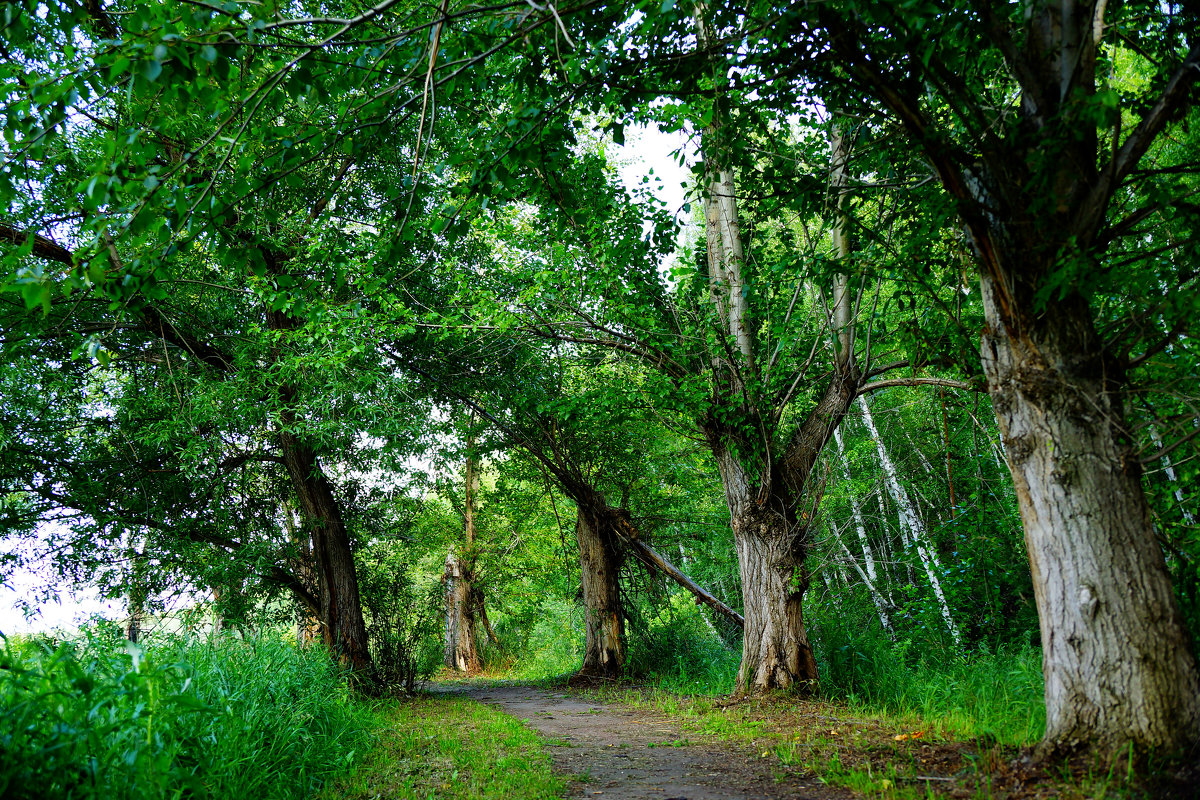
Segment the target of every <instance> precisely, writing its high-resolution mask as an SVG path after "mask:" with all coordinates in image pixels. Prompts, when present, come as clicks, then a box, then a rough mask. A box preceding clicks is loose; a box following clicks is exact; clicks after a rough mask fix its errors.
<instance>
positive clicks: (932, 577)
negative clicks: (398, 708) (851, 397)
mask: <svg viewBox="0 0 1200 800" xmlns="http://www.w3.org/2000/svg"><path fill="white" fill-rule="evenodd" d="M858 404H859V407H860V408H862V414H863V423H864V424H865V425H866V426H867V430H868V431H869V432H870V434H871V438H872V439H873V440H874V441H875V452H876V453H877V454H878V455H879V462H880V464H882V466H883V474H884V479H885V480H886V482H887V487H888V492H889V493H890V494H891V495H892V499H893V500H895V501H896V507H897V509H898V510H899V512H900V531H901V534H902V535H904V536H905V539H906V542H911V543H912V546H913V547H915V548H916V551H917V555H918V556H919V557H920V559H921V566H922V567H924V568H925V577H926V578H928V580H929V586H930V588H931V589H933V595H934V597H935V598H936V599H937V602H938V606H939V607H940V608H941V612H942V619H943V620H944V621H945V623H946V628H947V629H948V630H949V631H950V636H951V637H953V639H954V641H955V643H956V644H962V632H961V631H960V630H959V628H958V623H956V622H955V621H954V616H953V615H952V614H951V613H950V605H949V603H947V602H946V595H945V593H944V592H943V591H942V581H941V578H939V577H938V573H940V572H941V564H940V563H939V560H938V557H937V550H936V549H935V548H934V547H933V544H932V542H930V541H929V533H928V531H926V529H925V522H924V521H923V520H922V519H921V516H920V514H918V513H917V509H916V507H915V506H914V505H913V503H912V500H911V499H910V498H909V496H908V492H907V491H906V490H905V488H904V487H903V486H902V485H901V484H900V479H899V476H898V474H897V472H896V465H895V464H894V463H893V462H892V459H891V456H889V455H888V452H887V448H885V447H884V446H883V439H882V438H880V436H879V431H878V429H877V428H876V427H875V420H874V418H873V417H872V416H871V408H870V406H868V405H867V401H866V399H865V398H862V397H860V398H858Z"/></svg>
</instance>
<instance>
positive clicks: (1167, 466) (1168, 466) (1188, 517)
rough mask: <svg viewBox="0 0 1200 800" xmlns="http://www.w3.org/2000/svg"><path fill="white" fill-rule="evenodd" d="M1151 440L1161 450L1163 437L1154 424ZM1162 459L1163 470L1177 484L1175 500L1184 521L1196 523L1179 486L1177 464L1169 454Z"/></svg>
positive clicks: (1151, 428) (1151, 430) (1151, 427)
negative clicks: (1176, 472) (1172, 461)
mask: <svg viewBox="0 0 1200 800" xmlns="http://www.w3.org/2000/svg"><path fill="white" fill-rule="evenodd" d="M1150 440H1151V441H1152V442H1154V446H1155V447H1157V448H1158V449H1159V450H1162V446H1163V441H1162V437H1161V436H1159V435H1158V429H1157V428H1155V427H1154V425H1151V426H1150ZM1161 460H1162V465H1163V472H1165V473H1166V476H1167V480H1168V481H1170V482H1171V483H1173V484H1175V491H1174V495H1175V502H1176V503H1178V505H1179V512H1180V514H1182V515H1183V521H1184V522H1185V523H1187V524H1188V525H1195V524H1196V518H1195V517H1194V516H1193V515H1192V512H1191V511H1189V510H1188V507H1187V504H1186V499H1185V498H1184V496H1183V489H1181V488H1180V487H1179V478H1178V477H1176V475H1175V465H1174V464H1172V463H1171V457H1170V456H1169V455H1164V456H1163V457H1162V459H1161Z"/></svg>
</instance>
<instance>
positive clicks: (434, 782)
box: [318, 695, 565, 800]
mask: <svg viewBox="0 0 1200 800" xmlns="http://www.w3.org/2000/svg"><path fill="white" fill-rule="evenodd" d="M370 722H371V723H372V727H374V728H376V729H377V730H378V731H379V735H378V737H377V739H376V747H375V748H374V750H373V751H372V752H371V753H370V755H369V756H368V757H367V759H366V761H365V762H364V763H363V765H362V766H361V767H360V768H359V769H357V770H356V771H355V772H354V773H353V774H352V775H349V776H347V777H345V778H343V779H341V780H339V781H337V782H336V783H335V784H333V785H332V786H330V787H329V788H328V789H327V790H326V791H324V792H322V793H321V794H320V795H318V797H319V798H321V800H375V798H379V797H389V798H396V800H409V798H413V800H415V798H427V797H431V796H433V797H438V798H446V800H460V799H461V800H514V798H521V799H522V800H525V798H528V799H529V800H551V798H558V797H562V796H563V790H564V785H565V781H564V780H563V778H562V777H561V776H559V775H556V774H554V772H553V771H552V769H551V763H550V756H549V755H548V754H547V753H546V752H545V749H544V747H545V742H544V741H543V740H542V739H541V737H539V736H538V735H537V734H536V733H534V732H533V731H532V730H530V729H529V728H528V727H526V726H525V725H523V724H522V723H521V721H520V720H517V719H514V718H513V717H511V716H509V715H508V714H505V713H504V712H503V711H500V710H499V709H496V708H492V707H490V706H486V705H483V704H481V703H477V702H475V701H473V700H468V699H467V698H465V697H458V696H453V695H451V696H446V695H434V696H429V695H422V696H418V697H415V698H412V699H407V700H403V701H389V702H387V703H384V704H381V705H379V706H377V707H375V708H373V709H372V710H371V716H370Z"/></svg>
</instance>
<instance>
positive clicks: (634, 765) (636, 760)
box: [436, 685, 853, 800]
mask: <svg viewBox="0 0 1200 800" xmlns="http://www.w3.org/2000/svg"><path fill="white" fill-rule="evenodd" d="M436 689H437V690H441V691H459V692H462V693H463V694H465V695H467V696H468V697H470V698H472V699H473V700H476V701H478V702H481V703H489V704H492V705H495V706H499V707H500V708H501V709H503V710H504V711H506V712H507V713H509V714H512V715H513V716H515V717H517V718H519V719H522V720H525V721H527V724H528V725H529V726H530V727H532V728H534V729H535V730H537V731H538V732H539V733H541V734H542V735H543V736H545V737H546V739H547V751H548V752H549V753H550V755H551V757H552V758H553V759H554V766H555V769H556V770H558V771H560V772H562V773H565V774H567V775H573V776H582V779H581V780H577V781H575V782H574V783H573V784H572V796H575V797H587V798H599V800H644V799H647V798H649V799H652V800H672V799H673V800H775V798H788V800H834V798H838V799H841V798H851V797H853V795H851V794H850V793H848V792H843V791H838V790H835V789H831V788H830V787H828V786H826V785H824V784H823V783H821V782H819V781H818V780H816V779H815V778H808V779H805V778H800V777H797V776H796V775H794V774H791V775H789V774H786V773H785V772H783V771H782V770H780V768H779V762H778V760H777V759H776V758H774V757H768V758H763V757H761V754H759V753H756V752H753V751H750V750H747V749H742V748H739V747H737V746H736V745H732V744H729V743H728V742H720V741H718V740H717V739H715V738H714V737H709V736H704V735H698V734H696V733H694V732H685V731H684V730H683V729H682V728H681V727H680V725H679V724H678V723H675V722H672V721H671V720H669V719H667V718H666V717H664V716H661V715H659V714H656V713H654V712H652V711H646V710H642V709H630V708H625V707H621V706H615V705H608V704H605V703H600V702H595V701H591V700H588V699H586V698H581V697H579V696H577V695H575V694H568V693H565V692H559V691H544V690H541V689H533V688H529V687H487V686H470V685H466V686H461V687H460V686H448V685H442V686H440V687H436ZM514 800H516V798H514Z"/></svg>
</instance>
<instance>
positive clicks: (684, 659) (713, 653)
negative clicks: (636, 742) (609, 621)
mask: <svg viewBox="0 0 1200 800" xmlns="http://www.w3.org/2000/svg"><path fill="white" fill-rule="evenodd" d="M661 605H662V607H661V608H659V609H657V610H654V609H651V610H650V611H649V612H647V613H646V614H645V616H641V615H638V616H635V618H634V620H632V621H631V624H630V626H629V627H630V629H631V632H630V637H629V639H630V641H629V662H628V664H627V672H628V673H629V675H630V676H631V677H633V678H634V679H635V680H648V681H650V682H651V683H652V684H653V685H654V686H656V687H658V688H660V689H663V690H665V691H672V692H678V693H681V694H709V695H711V694H730V693H732V692H733V690H734V688H735V686H734V684H735V681H736V678H737V671H738V663H739V661H740V660H741V647H740V646H734V647H730V646H729V644H727V643H726V641H725V640H723V639H722V637H721V635H720V634H719V633H718V631H717V628H716V627H715V626H714V623H712V622H711V621H709V620H708V619H706V618H705V615H706V614H708V613H709V612H708V611H707V610H703V609H701V608H700V607H699V606H697V605H696V604H695V603H694V602H692V597H691V595H686V594H684V593H682V592H674V593H672V594H671V595H670V596H669V597H668V598H667V601H666V602H665V603H663V604H661ZM716 624H721V625H725V624H728V623H725V622H723V621H721V620H718V622H717V623H716ZM738 645H740V637H738Z"/></svg>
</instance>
